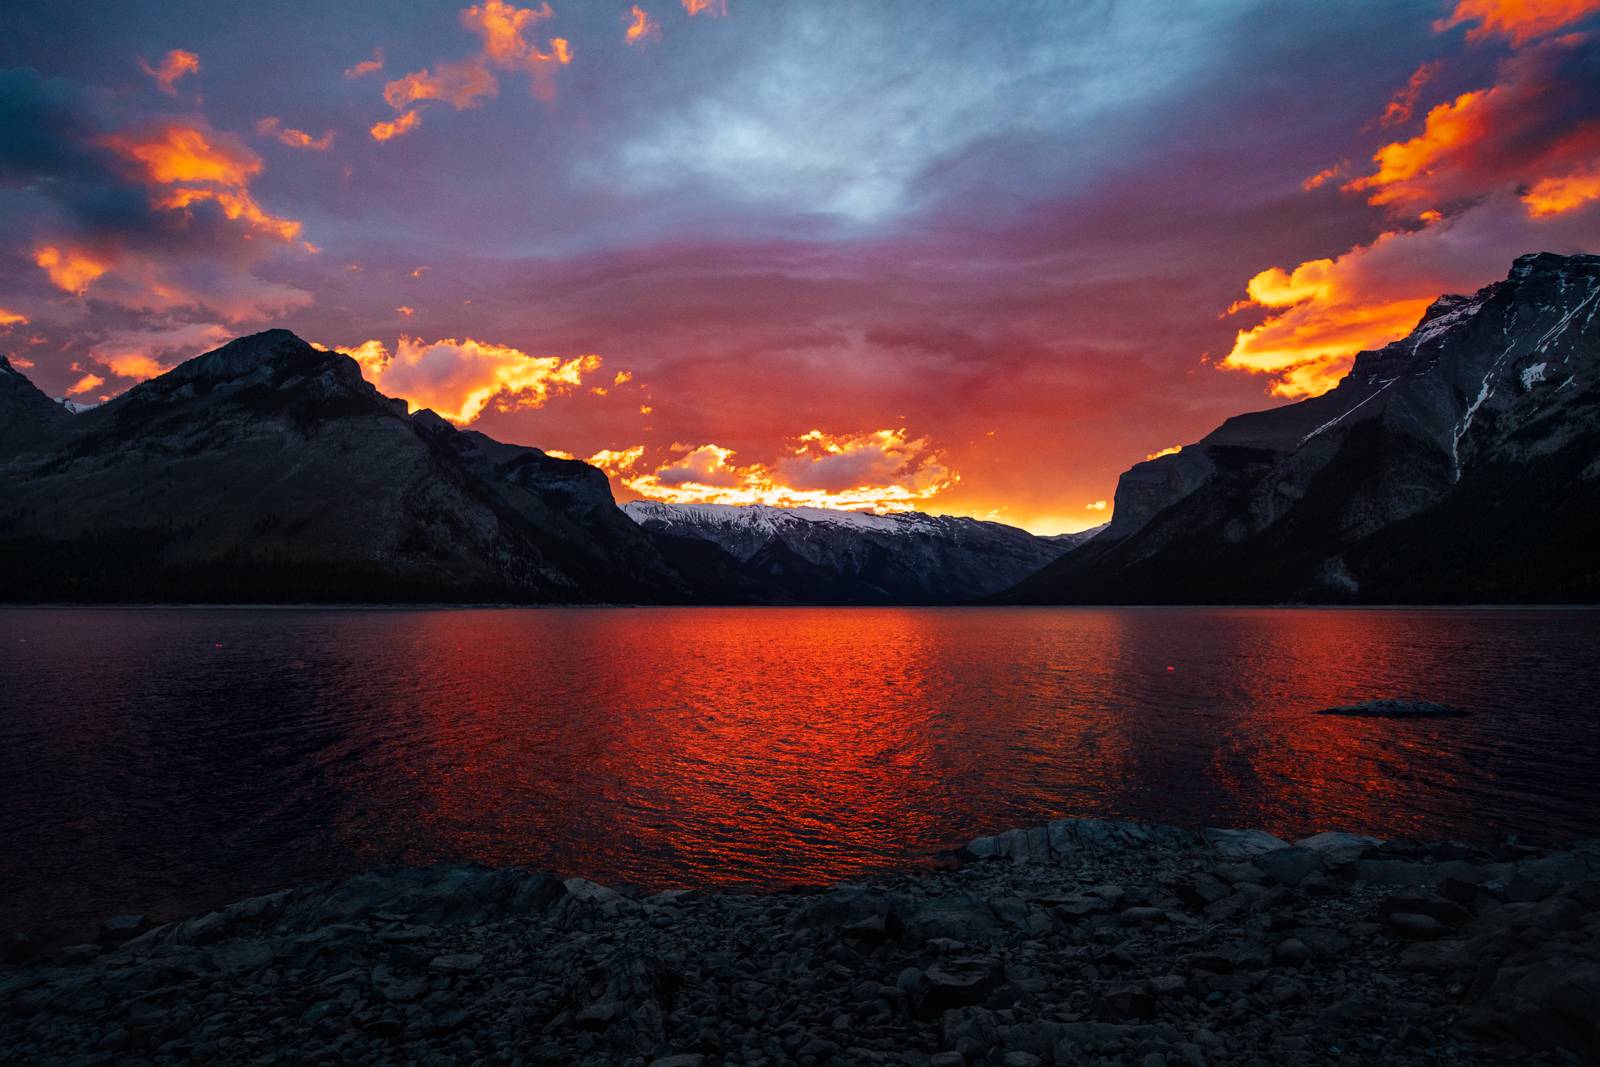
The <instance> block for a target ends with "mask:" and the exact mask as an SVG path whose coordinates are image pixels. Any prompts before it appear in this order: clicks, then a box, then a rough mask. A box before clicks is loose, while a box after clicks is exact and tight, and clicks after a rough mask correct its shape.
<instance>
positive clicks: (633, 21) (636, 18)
mask: <svg viewBox="0 0 1600 1067" xmlns="http://www.w3.org/2000/svg"><path fill="white" fill-rule="evenodd" d="M624 21H626V22H627V24H628V28H627V29H626V30H624V31H623V40H625V41H626V42H627V43H628V44H643V43H644V42H645V41H648V40H650V39H652V38H658V37H660V36H661V23H659V22H657V21H656V20H655V19H653V18H651V17H650V12H648V11H646V10H645V9H644V8H642V7H640V6H639V5H638V4H634V5H633V7H631V8H630V9H629V10H628V15H627V16H626V18H625V19H624Z"/></svg>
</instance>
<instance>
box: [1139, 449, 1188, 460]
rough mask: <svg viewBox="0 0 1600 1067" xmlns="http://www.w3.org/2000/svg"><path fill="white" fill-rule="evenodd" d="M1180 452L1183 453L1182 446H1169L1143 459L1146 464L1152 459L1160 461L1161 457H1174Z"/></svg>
mask: <svg viewBox="0 0 1600 1067" xmlns="http://www.w3.org/2000/svg"><path fill="white" fill-rule="evenodd" d="M1182 451H1183V446H1182V445H1170V446H1168V447H1166V448H1163V449H1162V450H1161V451H1159V452H1151V453H1150V454H1149V455H1147V456H1145V457H1144V460H1145V462H1146V463H1148V462H1150V461H1151V460H1152V459H1160V458H1161V457H1162V456H1176V455H1177V454H1178V453H1179V452H1182Z"/></svg>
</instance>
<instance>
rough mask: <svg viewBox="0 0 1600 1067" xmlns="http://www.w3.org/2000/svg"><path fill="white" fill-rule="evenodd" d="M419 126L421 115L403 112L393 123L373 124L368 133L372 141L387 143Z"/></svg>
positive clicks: (414, 112)
mask: <svg viewBox="0 0 1600 1067" xmlns="http://www.w3.org/2000/svg"><path fill="white" fill-rule="evenodd" d="M421 125H422V116H421V114H419V113H418V112H416V111H405V112H402V113H401V114H400V116H399V117H398V118H396V119H395V120H394V121H393V122H374V123H373V124H372V130H371V131H370V132H371V133H372V139H373V140H374V141H387V140H390V139H391V138H395V137H401V136H403V135H405V134H408V133H410V132H411V131H412V130H414V129H416V128H417V127H418V126H421Z"/></svg>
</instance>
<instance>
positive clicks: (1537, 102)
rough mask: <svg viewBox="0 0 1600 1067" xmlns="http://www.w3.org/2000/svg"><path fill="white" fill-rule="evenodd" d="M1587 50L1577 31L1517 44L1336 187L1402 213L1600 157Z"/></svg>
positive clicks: (1599, 116) (1591, 47)
mask: <svg viewBox="0 0 1600 1067" xmlns="http://www.w3.org/2000/svg"><path fill="white" fill-rule="evenodd" d="M1595 50H1596V43H1595V42H1594V41H1593V40H1591V39H1589V38H1586V37H1584V36H1582V35H1579V34H1570V35H1567V36H1565V37H1559V38H1555V39H1552V40H1549V41H1546V42H1543V43H1541V44H1538V45H1535V46H1533V47H1530V48H1527V49H1524V50H1523V51H1521V52H1519V53H1518V54H1517V55H1515V56H1513V57H1512V58H1511V59H1509V60H1507V61H1506V62H1505V63H1503V64H1502V65H1501V67H1500V70H1499V72H1498V78H1497V81H1496V83H1495V84H1494V85H1492V86H1490V87H1489V88H1487V89H1475V90H1472V91H1471V92H1466V93H1462V94H1460V95H1459V96H1457V97H1456V98H1455V99H1454V100H1449V101H1446V102H1445V103H1442V104H1439V105H1437V106H1435V107H1434V108H1432V109H1431V110H1430V111H1429V112H1428V114H1427V118H1426V119H1425V120H1424V122H1423V129H1422V131H1421V132H1420V133H1418V134H1417V135H1416V136H1415V137H1412V138H1410V139H1408V140H1404V141H1395V142H1392V143H1390V144H1386V145H1384V146H1383V147H1382V148H1380V149H1379V150H1378V151H1377V153H1376V154H1375V155H1374V156H1373V157H1372V158H1373V162H1374V163H1375V164H1377V168H1376V170H1374V171H1373V172H1372V173H1370V174H1366V175H1363V176H1361V177H1358V178H1355V179H1353V180H1351V181H1349V182H1347V183H1346V184H1345V185H1344V186H1343V188H1344V189H1345V191H1347V192H1359V193H1365V194H1366V195H1367V200H1368V202H1369V203H1372V204H1379V205H1386V206H1392V207H1394V208H1396V209H1397V210H1399V211H1403V212H1410V211H1415V210H1418V209H1424V208H1438V207H1441V206H1445V205H1448V204H1450V203H1453V202H1461V201H1467V200H1472V199H1475V198H1478V197H1480V196H1482V195H1483V194H1484V193H1486V192H1490V191H1497V190H1501V189H1508V188H1515V187H1519V186H1530V185H1533V184H1535V183H1537V182H1540V181H1542V180H1545V179H1548V178H1553V177H1562V176H1565V175H1568V174H1572V173H1574V172H1578V171H1581V170H1585V169H1587V166H1588V165H1589V164H1591V163H1592V162H1593V161H1594V159H1596V158H1597V157H1600V106H1597V105H1596V104H1595V99H1594V95H1593V93H1592V91H1591V86H1590V85H1589V84H1588V81H1589V80H1590V79H1591V78H1592V74H1591V73H1590V71H1592V68H1593V61H1592V60H1593V56H1594V53H1595Z"/></svg>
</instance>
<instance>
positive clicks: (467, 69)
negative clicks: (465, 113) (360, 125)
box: [379, 58, 500, 140]
mask: <svg viewBox="0 0 1600 1067" xmlns="http://www.w3.org/2000/svg"><path fill="white" fill-rule="evenodd" d="M499 91H500V83H499V82H498V81H496V80H495V76H494V74H493V73H491V72H490V71H489V70H488V68H486V67H485V66H484V65H483V63H482V62H481V61H480V60H479V59H477V58H473V59H468V60H462V61H461V62H458V63H440V64H439V65H438V66H436V67H434V68H433V69H432V70H426V69H424V70H418V71H413V72H412V73H410V74H407V75H406V76H405V77H403V78H396V79H395V80H394V81H391V82H389V83H387V84H386V85H384V87H383V98H384V100H385V101H387V102H388V104H389V106H390V107H392V108H394V109H395V110H396V111H401V110H404V109H405V108H406V107H408V106H409V105H411V104H414V103H421V102H423V101H427V100H441V101H443V102H445V103H447V104H449V105H450V106H451V107H454V108H455V109H456V110H457V111H462V110H465V109H466V108H469V107H478V106H480V105H481V104H482V103H483V102H484V101H485V100H488V99H490V98H491V97H493V96H495V95H496V94H497V93H499ZM379 139H380V140H382V139H383V138H379Z"/></svg>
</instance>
